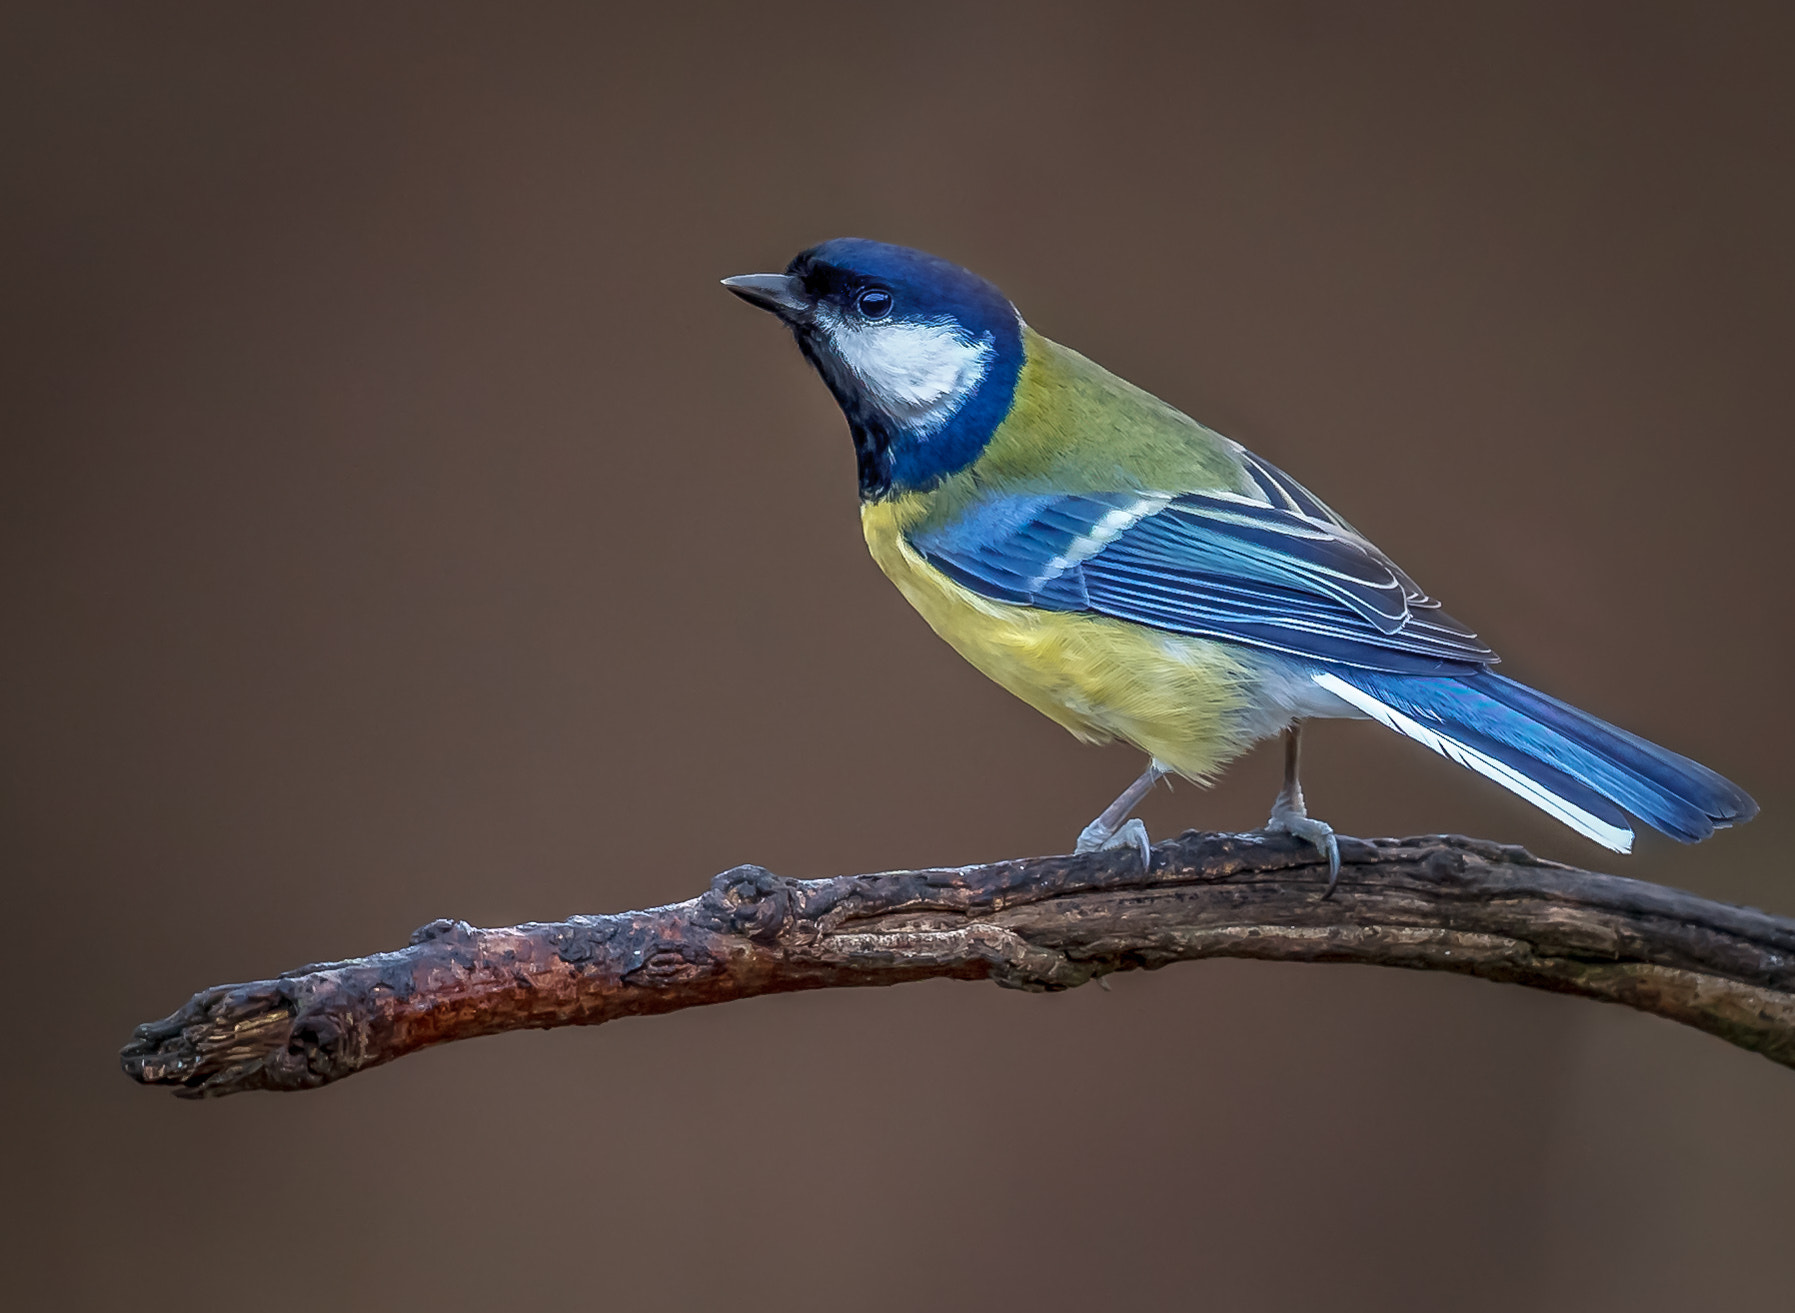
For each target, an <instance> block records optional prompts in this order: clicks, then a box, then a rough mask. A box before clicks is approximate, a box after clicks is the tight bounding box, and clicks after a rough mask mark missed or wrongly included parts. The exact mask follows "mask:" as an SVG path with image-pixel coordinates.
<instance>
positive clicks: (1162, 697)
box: [860, 497, 1250, 779]
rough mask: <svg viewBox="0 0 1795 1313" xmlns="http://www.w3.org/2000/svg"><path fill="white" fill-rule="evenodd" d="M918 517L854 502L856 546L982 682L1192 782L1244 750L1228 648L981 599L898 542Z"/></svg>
mask: <svg viewBox="0 0 1795 1313" xmlns="http://www.w3.org/2000/svg"><path fill="white" fill-rule="evenodd" d="M921 512H922V506H921V504H920V502H919V500H918V499H917V498H914V497H895V498H891V499H889V500H887V501H881V502H873V503H870V504H868V505H866V506H864V507H862V509H861V513H860V520H861V527H862V529H863V530H864V531H865V534H866V545H867V547H868V548H869V549H871V551H872V555H873V560H875V561H877V562H878V563H879V568H880V569H881V570H883V571H884V572H885V575H886V577H887V578H888V579H890V580H891V581H892V583H894V584H896V585H897V586H898V591H900V592H901V593H903V595H904V596H905V597H906V598H907V599H908V600H909V602H910V605H911V606H914V607H915V608H916V609H917V610H918V611H919V612H921V613H922V617H923V619H924V620H926V621H928V622H929V627H930V628H932V629H933V630H934V631H935V632H936V633H937V634H939V635H940V636H941V637H942V638H944V639H945V640H947V642H948V644H949V645H950V646H952V647H953V649H954V650H955V651H956V652H958V653H959V654H960V655H961V656H963V657H965V658H966V659H967V660H968V661H970V662H971V663H972V664H973V665H974V666H975V667H977V668H978V669H979V670H981V671H983V672H984V673H985V674H986V675H987V676H989V677H990V678H991V679H993V680H995V681H996V682H997V683H999V684H1001V685H1002V686H1003V687H1004V688H1007V689H1008V690H1009V691H1010V692H1012V693H1014V694H1015V695H1016V696H1017V697H1019V698H1021V699H1022V700H1023V701H1024V702H1026V703H1028V704H1029V705H1030V706H1031V707H1033V708H1035V710H1037V711H1039V712H1041V713H1042V714H1043V715H1045V716H1048V717H1050V718H1051V719H1053V720H1055V721H1057V722H1058V723H1059V724H1061V725H1063V726H1065V727H1066V728H1067V729H1068V730H1070V731H1071V732H1072V733H1073V734H1075V735H1077V736H1078V737H1079V738H1081V739H1083V740H1085V741H1086V742H1090V743H1105V742H1108V741H1109V740H1111V739H1121V740H1123V741H1124V742H1127V743H1132V744H1134V746H1136V747H1137V748H1140V749H1141V750H1142V751H1143V752H1146V753H1149V754H1151V755H1152V756H1153V757H1155V758H1156V759H1158V760H1159V761H1161V762H1163V763H1165V764H1166V765H1168V766H1170V767H1172V768H1173V769H1174V770H1176V771H1177V772H1178V773H1179V774H1181V775H1185V776H1187V777H1189V778H1191V779H1204V778H1207V777H1208V776H1210V775H1212V774H1213V773H1214V772H1215V771H1216V770H1217V769H1219V768H1220V767H1221V766H1222V765H1224V764H1225V763H1226V762H1227V761H1228V760H1229V759H1231V758H1232V757H1234V756H1235V755H1237V754H1238V753H1239V752H1240V751H1241V750H1242V749H1244V748H1245V747H1246V746H1247V744H1248V742H1249V741H1250V736H1249V735H1248V734H1247V733H1246V731H1245V728H1244V726H1243V725H1242V711H1243V708H1244V707H1245V704H1246V688H1245V685H1246V683H1247V681H1248V680H1249V679H1250V673H1249V671H1248V670H1247V669H1246V668H1245V667H1244V666H1243V665H1242V663H1241V662H1240V661H1239V660H1238V658H1236V657H1235V656H1233V655H1232V654H1231V653H1230V652H1229V651H1228V649H1227V648H1225V647H1224V646H1222V645H1221V644H1219V643H1212V642H1208V641H1206V640H1204V639H1199V638H1186V637H1183V636H1180V635H1177V634H1168V633H1164V632H1161V631H1159V630H1154V629H1148V628H1145V627H1143V626H1140V625H1132V624H1129V623H1127V622H1125V621H1121V620H1113V619H1110V618H1108V617H1105V616H1092V615H1078V614H1067V613H1063V612H1055V611H1037V610H1035V609H1034V608H1032V607H1027V606H1015V605H1011V604H1009V603H1006V602H995V601H991V600H990V599H988V598H984V597H981V596H979V595H978V594H977V593H974V592H972V591H970V590H969V589H966V588H963V587H961V586H960V585H959V584H957V583H955V582H954V581H953V580H951V579H949V578H948V577H947V576H945V575H943V574H942V573H941V572H940V571H939V570H936V569H935V568H934V567H933V566H931V565H929V564H928V562H926V561H924V560H923V559H922V558H921V557H920V556H918V555H917V554H916V552H915V551H914V550H913V549H912V548H911V546H910V544H909V543H908V542H907V541H905V538H904V530H905V528H907V527H908V525H909V524H911V523H913V522H914V521H915V520H916V519H917V518H919V516H920V514H921Z"/></svg>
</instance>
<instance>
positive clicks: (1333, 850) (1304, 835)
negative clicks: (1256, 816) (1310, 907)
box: [1265, 811, 1340, 898]
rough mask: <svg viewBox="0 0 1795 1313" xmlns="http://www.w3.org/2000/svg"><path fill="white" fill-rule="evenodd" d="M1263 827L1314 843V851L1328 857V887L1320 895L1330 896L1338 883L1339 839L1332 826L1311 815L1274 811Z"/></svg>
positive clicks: (1272, 831) (1274, 832) (1275, 832)
mask: <svg viewBox="0 0 1795 1313" xmlns="http://www.w3.org/2000/svg"><path fill="white" fill-rule="evenodd" d="M1265 828H1266V829H1267V830H1269V831H1270V832H1271V833H1273V834H1288V835H1290V836H1291V837H1293V838H1297V839H1303V840H1306V841H1307V842H1309V843H1312V844H1314V845H1315V848H1316V851H1318V852H1320V853H1321V855H1322V856H1323V857H1326V858H1327V859H1328V888H1327V892H1326V893H1324V894H1322V897H1323V898H1332V897H1333V896H1334V886H1336V885H1338V884H1339V883H1340V840H1339V839H1338V838H1337V837H1336V836H1335V834H1334V827H1333V826H1331V825H1329V824H1328V823H1327V822H1326V821H1318V820H1316V819H1315V818H1314V817H1313V816H1304V815H1301V814H1300V813H1289V812H1277V811H1274V812H1273V813H1272V814H1271V819H1270V820H1268V821H1267V822H1266V823H1265Z"/></svg>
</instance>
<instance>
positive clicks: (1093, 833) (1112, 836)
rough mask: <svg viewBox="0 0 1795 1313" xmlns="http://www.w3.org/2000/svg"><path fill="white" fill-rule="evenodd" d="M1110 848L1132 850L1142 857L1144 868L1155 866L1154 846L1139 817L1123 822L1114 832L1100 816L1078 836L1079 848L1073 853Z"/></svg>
mask: <svg viewBox="0 0 1795 1313" xmlns="http://www.w3.org/2000/svg"><path fill="white" fill-rule="evenodd" d="M1109 848H1131V849H1133V850H1134V851H1135V852H1137V853H1139V854H1140V855H1141V865H1142V866H1143V867H1147V866H1151V865H1152V864H1153V845H1152V844H1151V843H1150V842H1148V839H1147V823H1146V822H1145V821H1143V820H1141V818H1140V817H1138V816H1136V817H1134V818H1133V819H1132V820H1127V821H1123V822H1122V824H1120V825H1118V826H1117V827H1116V828H1115V829H1113V830H1112V829H1110V828H1109V826H1107V825H1105V824H1104V823H1103V818H1102V817H1101V816H1099V817H1098V818H1097V819H1096V820H1094V821H1092V822H1091V823H1090V824H1089V825H1087V826H1085V827H1084V832H1083V833H1082V834H1080V835H1079V836H1078V846H1077V847H1076V848H1074V849H1073V850H1072V851H1073V852H1075V853H1095V852H1102V851H1104V850H1106V849H1109Z"/></svg>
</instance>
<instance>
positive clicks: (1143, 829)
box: [1073, 761, 1171, 866]
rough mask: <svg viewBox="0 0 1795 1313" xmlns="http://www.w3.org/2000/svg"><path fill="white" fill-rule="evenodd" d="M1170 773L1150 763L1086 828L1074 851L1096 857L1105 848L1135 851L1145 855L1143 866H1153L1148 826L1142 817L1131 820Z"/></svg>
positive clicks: (1166, 768)
mask: <svg viewBox="0 0 1795 1313" xmlns="http://www.w3.org/2000/svg"><path fill="white" fill-rule="evenodd" d="M1170 769H1171V768H1170V767H1168V766H1161V765H1160V764H1159V763H1158V762H1157V761H1153V762H1149V763H1148V764H1147V769H1146V770H1145V771H1144V772H1143V773H1142V775H1141V777H1140V778H1139V779H1138V780H1136V781H1135V782H1134V783H1133V784H1130V785H1129V786H1128V787H1127V788H1126V789H1123V790H1122V792H1121V794H1120V796H1118V797H1117V798H1116V800H1115V801H1114V802H1112V803H1110V805H1109V806H1107V807H1105V808H1104V809H1103V814H1102V815H1101V816H1099V817H1098V818H1097V819H1096V820H1094V821H1092V822H1091V823H1090V824H1089V825H1087V826H1085V827H1084V832H1083V833H1082V834H1080V835H1079V836H1078V847H1076V848H1074V849H1073V851H1074V852H1080V853H1094V852H1096V851H1098V850H1099V849H1102V848H1133V849H1135V850H1136V851H1137V852H1139V853H1140V855H1141V865H1142V866H1147V865H1150V864H1151V863H1152V861H1153V851H1152V845H1150V844H1149V843H1148V842H1147V823H1146V822H1145V821H1143V820H1141V819H1139V818H1138V817H1136V818H1134V819H1132V820H1131V819H1129V813H1130V812H1132V811H1133V810H1134V809H1135V808H1136V807H1138V806H1140V805H1141V799H1142V798H1145V797H1146V796H1147V795H1148V794H1149V793H1151V792H1153V786H1154V785H1155V784H1158V783H1159V781H1160V779H1161V777H1163V776H1164V775H1165V774H1166V772H1167V771H1168V770H1170Z"/></svg>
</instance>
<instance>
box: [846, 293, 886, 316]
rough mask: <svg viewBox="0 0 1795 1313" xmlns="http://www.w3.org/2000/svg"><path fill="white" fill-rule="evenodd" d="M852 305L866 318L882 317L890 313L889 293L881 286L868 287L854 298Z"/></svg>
mask: <svg viewBox="0 0 1795 1313" xmlns="http://www.w3.org/2000/svg"><path fill="white" fill-rule="evenodd" d="M854 306H855V308H856V309H858V310H859V311H860V313H861V314H862V315H864V316H866V317H867V318H868V319H883V318H885V316H886V315H888V314H890V313H891V293H890V292H887V291H886V290H885V289H884V288H882V287H869V288H867V289H866V290H865V291H864V292H862V293H861V294H860V295H859V296H858V297H856V298H855V300H854Z"/></svg>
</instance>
